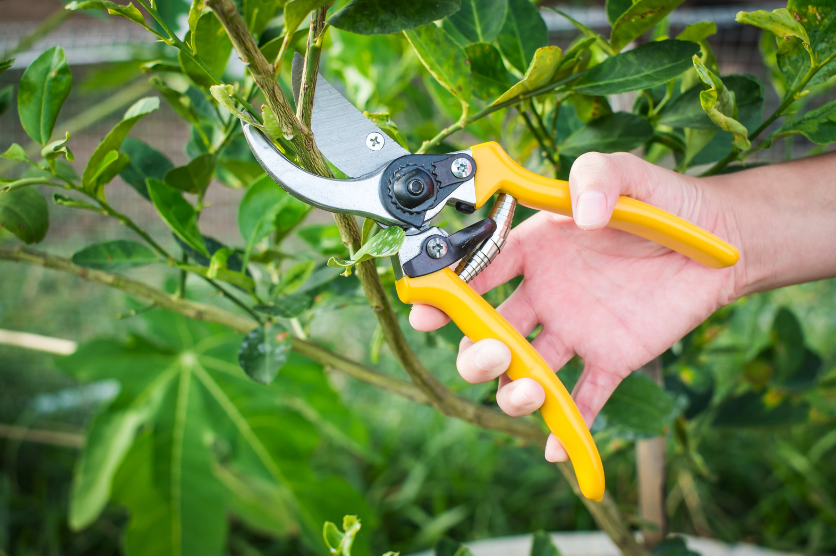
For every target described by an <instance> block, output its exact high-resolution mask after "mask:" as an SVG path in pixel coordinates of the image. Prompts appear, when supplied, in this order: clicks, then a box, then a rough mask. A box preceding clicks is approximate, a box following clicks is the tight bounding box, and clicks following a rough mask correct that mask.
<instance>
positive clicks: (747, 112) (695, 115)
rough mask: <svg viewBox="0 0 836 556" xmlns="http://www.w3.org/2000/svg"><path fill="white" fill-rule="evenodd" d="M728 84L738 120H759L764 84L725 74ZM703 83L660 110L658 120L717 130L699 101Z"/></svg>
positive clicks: (667, 123)
mask: <svg viewBox="0 0 836 556" xmlns="http://www.w3.org/2000/svg"><path fill="white" fill-rule="evenodd" d="M723 83H724V84H725V86H726V87H727V88H728V89H729V90H730V91H732V92H733V93H734V98H735V103H736V105H737V114H738V120H740V121H741V122H749V121H750V120H752V119H753V118H758V119H760V114H761V111H762V110H763V100H764V96H763V86H762V85H761V84H760V82H759V81H757V80H756V79H755V78H753V77H750V76H748V75H727V76H725V77H723ZM702 91H703V85H702V84H700V85H696V86H694V87H692V88H690V89H688V90H687V91H685V92H684V93H683V94H681V95H679V96H678V97H676V98H675V99H674V100H673V101H672V102H670V103H669V104H668V105H667V106H666V107H665V108H664V109H663V110H662V112H661V113H660V115H659V123H660V124H664V125H668V126H671V127H690V128H698V129H716V127H717V126H716V124H715V123H714V122H712V121H711V118H709V116H708V114H706V113H705V110H703V108H702V105H701V104H700V93H701V92H702Z"/></svg>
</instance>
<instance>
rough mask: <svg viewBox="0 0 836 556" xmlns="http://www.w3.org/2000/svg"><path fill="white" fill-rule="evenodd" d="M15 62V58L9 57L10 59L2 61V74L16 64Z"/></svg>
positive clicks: (0, 66) (0, 71) (0, 67)
mask: <svg viewBox="0 0 836 556" xmlns="http://www.w3.org/2000/svg"><path fill="white" fill-rule="evenodd" d="M14 63H15V59H14V58H9V59H8V60H2V61H0V74H2V73H3V72H4V71H6V70H7V69H9V68H10V67H12V65H14Z"/></svg>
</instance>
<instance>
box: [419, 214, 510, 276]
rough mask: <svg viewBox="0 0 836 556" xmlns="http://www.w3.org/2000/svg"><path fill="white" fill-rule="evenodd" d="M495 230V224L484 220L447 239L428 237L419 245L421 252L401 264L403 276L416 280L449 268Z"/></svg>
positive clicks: (439, 236) (435, 236)
mask: <svg viewBox="0 0 836 556" xmlns="http://www.w3.org/2000/svg"><path fill="white" fill-rule="evenodd" d="M495 230H496V222H494V220H493V219H492V218H485V219H484V220H480V221H479V222H477V223H475V224H472V225H470V226H468V227H467V228H464V229H461V230H459V231H458V232H456V233H455V234H453V235H451V236H449V237H444V236H442V235H434V236H430V237H428V238H426V239H424V242H423V243H422V244H421V252H420V253H419V254H418V255H416V256H415V257H413V258H412V259H410V260H408V261H407V262H406V263H404V264H403V271H404V274H406V275H407V276H409V277H411V278H417V277H418V276H424V275H426V274H432V273H433V272H436V271H437V270H441V269H442V268H444V267H447V266H450V265H452V264H453V263H455V262H456V261H458V260H459V259H461V258H462V257H464V256H466V255H469V254H471V253H472V252H473V251H475V250H476V249H478V248H479V246H480V245H482V243H484V241H485V240H486V239H488V238H489V237H491V234H493V233H494V231H495Z"/></svg>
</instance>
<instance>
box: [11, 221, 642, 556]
mask: <svg viewBox="0 0 836 556" xmlns="http://www.w3.org/2000/svg"><path fill="white" fill-rule="evenodd" d="M352 222H353V220H352ZM355 226H356V224H355ZM0 260H7V261H13V262H22V263H26V264H31V265H34V266H42V267H45V268H51V269H55V270H60V271H62V272H66V273H68V274H73V275H75V276H79V277H81V278H84V279H85V280H89V281H91V282H96V283H99V284H104V285H106V286H110V287H112V288H116V289H118V290H121V291H123V292H125V293H127V294H129V295H131V296H132V297H135V298H137V299H140V300H143V301H145V302H148V303H154V304H156V305H159V306H160V307H164V308H166V309H168V310H170V311H173V312H175V313H179V314H181V315H184V316H186V317H188V318H191V319H195V320H202V321H206V322H213V323H216V324H220V325H222V326H225V327H227V328H229V329H231V330H233V331H235V332H238V333H241V334H246V333H247V332H249V331H251V330H252V329H253V328H255V327H256V326H258V323H256V322H255V321H253V320H251V319H250V318H248V317H246V316H244V315H239V314H236V313H231V312H229V311H226V310H225V309H221V308H220V307H215V306H214V305H206V304H204V303H197V302H194V301H189V300H187V299H178V298H177V297H175V296H173V295H169V294H167V293H165V292H163V291H160V290H157V289H155V288H152V287H151V286H148V285H146V284H144V283H142V282H138V281H136V280H132V279H130V278H126V277H124V276H119V275H117V274H112V273H110V272H104V271H101V270H93V269H88V268H83V267H80V266H78V265H75V264H73V262H72V261H70V260H69V259H65V258H64V257H58V256H55V255H50V254H48V253H43V252H41V251H37V250H35V249H31V248H29V247H23V246H21V247H17V248H14V249H8V248H0ZM378 282H379V280H378ZM381 292H382V288H381ZM383 299H384V300H385V302H386V303H388V300H386V297H385V295H384V297H383ZM381 312H382V311H381ZM390 312H391V308H390ZM384 330H385V327H384ZM395 330H397V331H398V332H399V333H400V328H399V327H397V326H396V327H395ZM401 337H402V334H401ZM405 341H406V340H404V343H405ZM292 342H293V350H294V351H296V352H297V353H299V354H301V355H304V356H306V357H308V358H310V359H312V360H314V361H316V362H317V363H319V364H321V365H323V366H326V367H329V368H333V369H336V370H338V371H341V372H343V373H345V374H347V375H349V376H351V377H352V378H356V379H357V380H361V381H363V382H367V383H369V384H371V385H373V386H377V387H378V388H381V389H384V390H387V391H389V392H392V393H394V394H397V395H399V396H402V397H404V398H406V399H408V400H411V401H414V402H416V403H422V404H429V405H434V404H433V403H432V401H433V400H432V398H431V397H430V396H429V395H427V393H426V391H425V390H424V389H423V388H421V387H420V386H419V385H416V384H413V383H411V382H408V381H406V380H403V379H400V378H397V377H392V376H389V375H386V374H383V373H381V372H380V371H377V370H376V369H373V368H371V367H367V366H365V365H362V364H360V363H357V362H356V361H352V360H351V359H348V358H347V357H344V356H342V355H340V354H338V353H334V352H332V351H330V350H328V349H326V348H325V347H323V346H320V345H318V344H316V343H315V342H312V341H310V340H303V339H301V338H297V337H293V338H292ZM407 349H408V347H407ZM393 351H394V350H393ZM409 353H412V352H411V350H410V351H409ZM413 356H414V355H413ZM433 379H434V377H433ZM445 390H446V387H445ZM448 391H449V390H448ZM439 411H441V412H442V413H444V414H445V415H447V416H450V417H455V418H457V419H460V420H462V421H465V422H468V423H471V424H474V425H477V426H479V427H482V428H484V429H489V430H493V431H496V432H500V433H504V434H508V435H511V436H513V437H515V438H518V439H521V440H523V441H525V442H528V443H531V444H535V445H537V446H539V447H541V448H542V447H544V446H545V442H546V435H545V433H544V431H543V429H542V426H541V425H540V424H538V423H537V422H536V421H534V420H532V419H520V418H514V417H509V416H507V415H505V414H503V413H500V412H499V411H496V410H494V409H489V408H486V407H484V406H482V405H479V404H476V403H473V402H471V401H469V400H465V399H463V398H460V397H458V396H455V395H450V396H446V397H444V398H443V404H442V407H441V408H440V409H439ZM557 467H558V469H559V470H560V472H561V473H562V474H563V476H564V477H565V478H566V480H567V481H568V482H569V485H570V486H571V487H572V490H573V491H574V492H575V493H576V494H577V495H578V497H579V498H580V499H581V501H582V502H583V503H584V505H585V506H586V508H587V509H588V510H589V512H590V513H591V514H592V516H593V518H594V519H595V522H596V523H597V524H598V526H599V527H601V529H603V530H604V531H605V532H607V534H608V535H609V536H610V537H611V538H612V539H613V541H614V542H615V543H616V544H617V545H618V546H619V548H621V550H622V552H623V553H624V554H628V555H634V556H645V555H646V552H645V551H644V549H642V548H641V547H640V546H639V545H638V543H636V541H635V539H634V538H633V535H632V533H631V532H630V530H629V529H628V528H627V526H626V525H625V524H624V521H623V520H622V518H621V515H620V513H619V511H618V507H617V506H616V504H615V502H614V501H613V499H612V497H611V496H610V495H609V493H608V492H605V493H604V499H603V500H602V501H601V502H593V501H591V500H588V499H587V498H585V497H584V496H583V495H582V494H581V491H580V487H579V486H578V481H577V479H576V478H575V473H574V470H573V469H572V466H571V464H570V463H559V464H557Z"/></svg>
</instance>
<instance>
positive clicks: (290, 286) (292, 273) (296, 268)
mask: <svg viewBox="0 0 836 556" xmlns="http://www.w3.org/2000/svg"><path fill="white" fill-rule="evenodd" d="M314 268H316V261H314V260H308V261H302V262H299V263H296V264H295V265H293V266H291V267H290V268H288V269H287V270H285V271H284V272H283V273H282V274H281V276H280V277H279V278H280V281H279V284H278V286H276V289H275V291H276V293H278V294H284V295H287V294H291V293H293V292H295V291H296V290H298V289H299V288H300V287H302V284H304V283H305V282H307V280H308V278H310V276H311V274H313V271H314Z"/></svg>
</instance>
